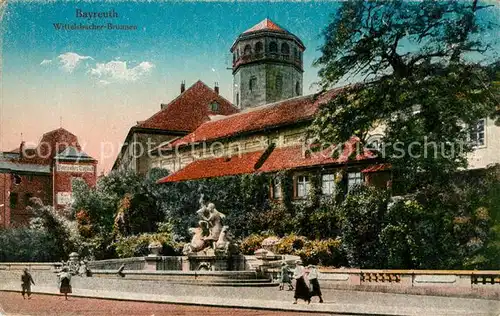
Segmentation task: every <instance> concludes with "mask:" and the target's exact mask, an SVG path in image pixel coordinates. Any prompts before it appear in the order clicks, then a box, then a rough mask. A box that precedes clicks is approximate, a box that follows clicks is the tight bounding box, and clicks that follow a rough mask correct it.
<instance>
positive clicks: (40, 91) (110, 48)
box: [0, 1, 500, 169]
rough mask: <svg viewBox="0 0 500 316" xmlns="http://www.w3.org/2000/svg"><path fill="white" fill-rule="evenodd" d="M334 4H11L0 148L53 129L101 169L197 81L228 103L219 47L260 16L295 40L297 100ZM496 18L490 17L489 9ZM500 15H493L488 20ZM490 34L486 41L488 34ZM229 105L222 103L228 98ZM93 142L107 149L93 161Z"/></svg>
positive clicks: (224, 51) (96, 150)
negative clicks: (135, 128) (107, 15)
mask: <svg viewBox="0 0 500 316" xmlns="http://www.w3.org/2000/svg"><path fill="white" fill-rule="evenodd" d="M339 5H340V4H339V3H338V2H334V1H332V2H312V1H311V2H176V1H164V2H132V1H129V2H112V1H108V2H90V1H84V2H81V1H80V2H67V1H65V2H62V1H58V2H48V3H43V2H36V1H34V2H11V3H9V4H8V6H7V8H6V11H5V14H4V17H3V20H2V22H1V30H2V31H3V44H2V49H3V52H2V62H3V65H2V67H3V69H2V72H3V73H2V83H1V84H2V89H3V90H2V91H3V95H2V98H1V102H2V104H1V114H2V116H1V117H0V120H1V122H0V150H8V149H12V148H14V147H16V146H18V144H19V142H20V141H21V132H22V133H23V139H24V140H25V141H27V142H32V143H36V142H38V140H39V139H40V136H41V135H42V134H43V133H44V132H47V131H50V130H52V129H55V128H58V127H59V126H60V117H62V122H63V123H62V126H63V127H65V128H66V129H68V130H69V131H71V132H73V133H74V134H76V135H77V136H79V138H80V142H81V143H82V144H83V145H84V149H85V150H86V151H87V152H88V153H89V154H90V155H92V156H94V157H95V158H96V159H98V160H100V162H101V164H100V168H102V169H109V167H110V166H111V165H112V163H113V161H114V159H115V157H116V153H117V152H116V151H117V149H119V143H120V142H123V141H124V138H125V136H126V134H127V132H128V130H129V128H130V127H131V126H132V125H134V124H135V123H136V121H139V120H144V119H146V118H148V117H149V116H151V115H152V114H154V113H155V112H157V111H158V110H159V108H160V103H167V102H169V101H170V100H172V99H173V98H175V97H176V96H177V95H178V94H179V85H180V82H181V80H185V81H186V84H187V85H188V86H189V85H191V84H193V83H194V82H195V81H196V80H198V79H201V80H202V81H204V82H205V83H207V84H208V85H209V86H213V83H214V82H215V81H217V82H219V85H220V90H221V94H222V95H224V96H225V97H226V98H228V99H229V100H231V96H232V90H231V86H232V74H231V71H230V70H228V69H226V68H227V67H230V62H231V56H230V53H229V48H230V47H231V44H232V43H233V41H234V39H235V38H236V37H237V36H238V35H239V34H240V33H242V32H243V31H245V30H246V29H248V28H250V27H252V26H253V25H255V24H257V23H258V22H260V21H261V20H263V19H264V18H266V17H268V18H270V19H271V20H273V21H274V22H276V23H277V24H279V25H281V26H282V27H284V28H286V29H288V30H289V31H291V32H292V33H294V34H296V35H297V36H298V37H300V38H301V39H302V41H303V42H304V44H305V46H306V47H307V49H306V51H305V53H304V70H305V72H304V87H305V89H304V93H305V94H308V93H312V92H314V91H315V90H316V89H315V88H314V87H311V85H312V84H313V83H314V82H315V81H317V80H318V78H317V71H318V69H316V68H313V67H312V66H311V64H312V62H313V60H314V59H316V58H317V57H319V52H318V50H317V48H318V47H319V46H320V45H321V44H322V37H321V31H322V30H323V28H324V27H325V26H326V25H327V24H328V23H329V21H330V20H331V17H330V16H331V14H334V13H335V11H336V9H337V8H338V7H339ZM76 9H81V10H82V11H108V10H111V9H114V10H115V11H116V12H117V13H118V15H119V17H118V18H116V19H93V20H85V19H81V18H76V16H75V11H76ZM497 11H498V10H497ZM498 16H499V17H500V15H498ZM103 21H104V22H105V23H107V22H112V23H114V24H129V25H137V27H138V29H137V30H135V31H116V30H115V31H108V30H103V31H89V30H79V31H77V30H73V31H64V30H59V31H58V30H55V29H54V26H53V24H54V23H69V24H73V23H82V24H91V23H95V24H100V23H102V22H103ZM490 36H491V34H490ZM231 101H232V100H231ZM101 142H111V143H113V144H114V147H115V152H114V153H112V154H108V155H107V156H106V157H103V154H102V151H101V150H100V146H101Z"/></svg>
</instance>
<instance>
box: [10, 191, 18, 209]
mask: <svg viewBox="0 0 500 316" xmlns="http://www.w3.org/2000/svg"><path fill="white" fill-rule="evenodd" d="M17 197H18V196H17V193H13V192H11V193H10V208H16V206H17Z"/></svg>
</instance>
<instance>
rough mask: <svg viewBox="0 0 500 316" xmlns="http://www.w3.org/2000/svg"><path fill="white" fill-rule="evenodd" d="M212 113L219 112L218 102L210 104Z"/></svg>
mask: <svg viewBox="0 0 500 316" xmlns="http://www.w3.org/2000/svg"><path fill="white" fill-rule="evenodd" d="M210 111H212V112H219V103H217V101H214V102H212V103H210Z"/></svg>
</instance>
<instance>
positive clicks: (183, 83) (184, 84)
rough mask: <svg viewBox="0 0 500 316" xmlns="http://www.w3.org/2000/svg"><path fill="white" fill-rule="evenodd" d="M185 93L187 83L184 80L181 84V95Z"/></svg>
mask: <svg viewBox="0 0 500 316" xmlns="http://www.w3.org/2000/svg"><path fill="white" fill-rule="evenodd" d="M184 91H186V83H185V82H184V80H183V81H182V82H181V93H183V92H184Z"/></svg>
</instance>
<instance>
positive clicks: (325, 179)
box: [321, 173, 335, 195]
mask: <svg viewBox="0 0 500 316" xmlns="http://www.w3.org/2000/svg"><path fill="white" fill-rule="evenodd" d="M321 193H322V194H324V195H333V194H334V193H335V175H334V174H333V173H328V174H323V175H321Z"/></svg>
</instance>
